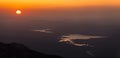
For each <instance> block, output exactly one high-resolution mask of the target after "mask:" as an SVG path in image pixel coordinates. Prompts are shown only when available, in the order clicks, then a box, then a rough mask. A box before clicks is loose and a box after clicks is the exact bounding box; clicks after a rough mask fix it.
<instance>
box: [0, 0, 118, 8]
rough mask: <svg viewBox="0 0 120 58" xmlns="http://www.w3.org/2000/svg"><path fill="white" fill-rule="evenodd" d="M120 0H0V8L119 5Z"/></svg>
mask: <svg viewBox="0 0 120 58" xmlns="http://www.w3.org/2000/svg"><path fill="white" fill-rule="evenodd" d="M119 5H120V0H0V7H1V8H13V9H15V8H55V7H81V6H119Z"/></svg>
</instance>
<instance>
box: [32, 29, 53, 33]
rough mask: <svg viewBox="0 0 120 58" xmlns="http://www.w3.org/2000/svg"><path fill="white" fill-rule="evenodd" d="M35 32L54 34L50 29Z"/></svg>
mask: <svg viewBox="0 0 120 58" xmlns="http://www.w3.org/2000/svg"><path fill="white" fill-rule="evenodd" d="M32 31H35V32H42V33H53V32H52V31H51V30H50V29H41V30H32Z"/></svg>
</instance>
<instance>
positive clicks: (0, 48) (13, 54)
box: [0, 43, 63, 58]
mask: <svg viewBox="0 0 120 58" xmlns="http://www.w3.org/2000/svg"><path fill="white" fill-rule="evenodd" d="M0 58H63V57H61V56H57V55H48V54H44V53H40V52H37V51H34V50H31V49H29V48H28V47H26V46H24V45H23V44H18V43H10V44H5V43H0Z"/></svg>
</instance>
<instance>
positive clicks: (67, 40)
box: [59, 34, 105, 46]
mask: <svg viewBox="0 0 120 58" xmlns="http://www.w3.org/2000/svg"><path fill="white" fill-rule="evenodd" d="M93 38H94V39H96V38H105V37H104V36H91V35H80V34H70V35H63V36H62V37H61V38H60V40H59V42H65V43H69V44H72V45H74V46H89V44H87V43H85V44H83V43H75V42H74V40H89V39H93Z"/></svg>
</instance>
